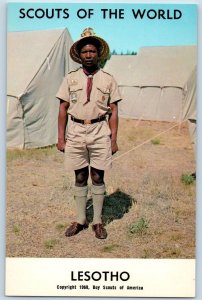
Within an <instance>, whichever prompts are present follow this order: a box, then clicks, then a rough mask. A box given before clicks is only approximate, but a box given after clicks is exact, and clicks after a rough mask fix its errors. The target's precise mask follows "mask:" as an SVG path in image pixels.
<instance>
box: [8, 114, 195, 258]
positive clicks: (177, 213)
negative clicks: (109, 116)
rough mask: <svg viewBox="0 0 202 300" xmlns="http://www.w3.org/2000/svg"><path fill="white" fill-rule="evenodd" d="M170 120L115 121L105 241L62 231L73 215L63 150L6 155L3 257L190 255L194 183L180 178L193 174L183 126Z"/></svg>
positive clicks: (107, 178) (90, 234) (71, 183)
mask: <svg viewBox="0 0 202 300" xmlns="http://www.w3.org/2000/svg"><path fill="white" fill-rule="evenodd" d="M173 125H175V124H173V123H168V122H151V121H141V122H138V121H136V120H127V119H120V123H119V137H118V144H119V152H118V153H117V154H116V155H115V156H114V161H113V168H112V170H111V171H109V172H108V173H106V176H105V183H106V189H107V193H106V198H105V205H104V210H103V220H104V222H105V224H106V229H107V232H108V238H107V239H106V240H98V239H96V238H95V236H94V233H93V232H92V228H91V225H90V227H89V228H88V229H87V230H85V231H83V232H80V233H79V234H78V235H76V236H74V237H71V238H66V237H65V235H64V232H65V229H66V227H67V226H68V225H70V224H71V222H72V221H74V220H75V216H76V212H75V205H74V200H73V187H74V178H73V174H65V172H64V166H63V153H60V152H59V151H57V150H56V148H52V149H50V151H47V152H43V151H42V150H41V149H38V150H35V151H32V152H31V153H32V155H27V154H26V153H28V152H29V150H27V151H26V153H25V152H24V154H23V155H16V157H14V158H9V159H7V233H6V234H7V256H8V257H72V258H74V257H105V258H123V257H126V258H194V257H195V181H194V182H192V183H190V184H185V183H184V182H183V181H182V179H181V177H182V175H183V174H191V173H192V172H194V171H195V157H194V152H193V148H192V145H191V143H190V137H189V133H188V128H187V125H186V123H184V124H182V125H181V127H179V126H176V127H175V128H172V129H170V130H169V128H171V127H172V126H173ZM159 133H160V135H158V134H159ZM157 135H158V136H157ZM9 152H10V151H9ZM9 154H10V153H9ZM9 157H10V156H9ZM11 157H12V156H11ZM89 185H90V181H89ZM88 198H89V200H88V203H87V217H88V220H89V221H92V215H93V206H92V200H91V194H90V192H89V197H88Z"/></svg>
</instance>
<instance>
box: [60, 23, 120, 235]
mask: <svg viewBox="0 0 202 300" xmlns="http://www.w3.org/2000/svg"><path fill="white" fill-rule="evenodd" d="M86 45H93V46H95V47H96V49H97V58H98V59H99V64H102V63H103V62H104V61H106V60H107V59H108V57H109V46H108V44H107V43H106V41H105V40H103V39H102V38H100V37H97V36H95V34H94V32H93V30H92V28H87V29H85V30H84V31H83V33H82V34H81V39H80V40H78V41H77V42H75V43H74V44H73V45H72V46H71V48H70V56H71V58H72V59H73V60H74V61H75V62H77V63H81V64H82V61H81V58H80V51H81V49H82V48H83V47H84V46H86ZM89 70H90V68H86V69H85V68H84V67H82V68H79V69H77V70H75V71H72V72H70V73H69V74H68V75H67V76H66V77H65V78H64V80H63V82H62V84H61V86H60V88H59V90H58V93H57V95H56V97H57V98H58V99H61V100H63V101H66V102H68V103H69V107H68V114H69V116H70V120H71V122H70V124H69V126H68V129H67V133H66V144H65V166H66V168H67V170H78V172H79V170H86V168H85V167H87V166H89V165H90V166H91V167H92V168H94V169H97V170H106V169H107V168H109V167H111V157H112V150H111V138H110V135H111V131H110V128H109V125H108V121H107V119H108V115H109V114H110V113H112V114H113V113H114V112H113V111H112V112H111V109H110V104H112V103H115V102H118V101H120V100H121V96H120V93H119V90H118V87H117V83H116V81H115V80H114V78H113V76H111V75H110V74H108V73H106V72H105V71H103V70H102V69H100V68H99V66H98V64H97V65H96V66H95V68H94V72H93V73H89ZM63 150H64V149H62V150H61V151H63ZM91 193H92V198H93V212H94V214H93V225H92V229H93V231H94V232H95V236H96V237H97V238H99V239H105V238H106V237H107V232H106V229H105V228H104V226H103V224H102V219H101V217H102V207H103V201H104V195H105V184H104V182H102V184H101V185H99V184H98V185H94V184H92V188H91ZM87 194H88V186H80V185H78V184H75V190H74V199H75V203H76V206H77V220H76V222H73V223H72V225H71V226H70V227H69V228H67V230H66V232H65V235H66V236H67V237H70V236H74V235H75V234H77V233H79V232H80V231H81V230H83V229H86V228H88V223H87V222H86V201H87Z"/></svg>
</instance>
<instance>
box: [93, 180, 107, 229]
mask: <svg viewBox="0 0 202 300" xmlns="http://www.w3.org/2000/svg"><path fill="white" fill-rule="evenodd" d="M104 195H105V185H104V184H103V185H92V198H93V213H94V215H93V224H99V223H102V207H103V202H104Z"/></svg>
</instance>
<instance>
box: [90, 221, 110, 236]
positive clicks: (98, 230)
mask: <svg viewBox="0 0 202 300" xmlns="http://www.w3.org/2000/svg"><path fill="white" fill-rule="evenodd" d="M92 228H93V231H94V232H95V236H96V238H98V239H106V238H107V231H106V229H105V228H104V226H103V224H94V225H92Z"/></svg>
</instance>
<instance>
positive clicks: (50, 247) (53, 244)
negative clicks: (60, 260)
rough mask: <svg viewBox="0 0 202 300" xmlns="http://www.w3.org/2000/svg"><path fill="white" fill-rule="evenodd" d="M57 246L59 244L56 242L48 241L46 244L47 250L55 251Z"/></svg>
mask: <svg viewBox="0 0 202 300" xmlns="http://www.w3.org/2000/svg"><path fill="white" fill-rule="evenodd" d="M56 244H57V241H56V240H47V241H45V242H44V245H45V248H46V249H53V248H54V246H55V245H56Z"/></svg>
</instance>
